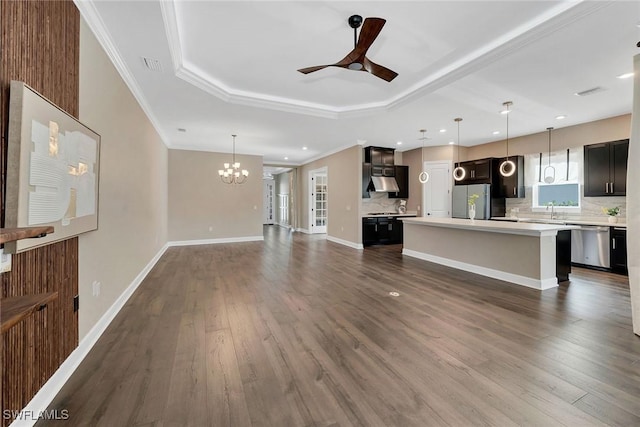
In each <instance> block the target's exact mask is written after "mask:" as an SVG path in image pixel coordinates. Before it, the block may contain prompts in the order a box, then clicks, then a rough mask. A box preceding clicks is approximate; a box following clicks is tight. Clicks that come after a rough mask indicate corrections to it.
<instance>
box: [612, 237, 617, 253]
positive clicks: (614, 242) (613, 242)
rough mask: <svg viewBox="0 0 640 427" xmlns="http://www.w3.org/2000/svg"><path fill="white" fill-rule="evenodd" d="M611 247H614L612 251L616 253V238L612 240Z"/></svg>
mask: <svg viewBox="0 0 640 427" xmlns="http://www.w3.org/2000/svg"><path fill="white" fill-rule="evenodd" d="M611 246H612V249H613V250H614V251H615V250H616V238H615V237H614V238H613V239H611Z"/></svg>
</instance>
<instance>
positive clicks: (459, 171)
mask: <svg viewBox="0 0 640 427" xmlns="http://www.w3.org/2000/svg"><path fill="white" fill-rule="evenodd" d="M453 121H454V122H456V123H457V124H458V155H457V157H458V159H457V161H456V163H457V164H458V166H456V168H455V169H454V170H453V179H455V180H456V181H462V180H463V179H464V177H465V176H466V175H467V171H466V170H464V168H463V167H462V166H460V122H461V121H462V117H456V118H455V119H453Z"/></svg>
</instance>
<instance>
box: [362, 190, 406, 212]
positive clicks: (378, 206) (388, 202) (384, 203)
mask: <svg viewBox="0 0 640 427" xmlns="http://www.w3.org/2000/svg"><path fill="white" fill-rule="evenodd" d="M369 194H370V195H371V198H369V199H361V207H362V213H363V214H367V213H374V212H397V211H398V206H399V205H400V199H390V198H389V196H388V195H387V193H374V192H373V191H372V192H371V193H369Z"/></svg>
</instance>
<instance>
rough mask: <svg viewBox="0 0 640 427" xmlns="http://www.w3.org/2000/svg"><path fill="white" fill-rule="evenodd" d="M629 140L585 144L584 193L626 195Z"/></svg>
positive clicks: (586, 194)
mask: <svg viewBox="0 0 640 427" xmlns="http://www.w3.org/2000/svg"><path fill="white" fill-rule="evenodd" d="M628 155H629V140H628V139H623V140H620V141H611V142H604V143H601V144H591V145H585V146H584V195H585V197H594V196H625V195H626V194H627V157H628Z"/></svg>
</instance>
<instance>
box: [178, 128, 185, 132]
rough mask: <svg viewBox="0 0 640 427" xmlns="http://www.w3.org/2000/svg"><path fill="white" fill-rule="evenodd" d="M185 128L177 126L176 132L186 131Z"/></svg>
mask: <svg viewBox="0 0 640 427" xmlns="http://www.w3.org/2000/svg"><path fill="white" fill-rule="evenodd" d="M186 131H187V130H186V129H185V128H178V132H186Z"/></svg>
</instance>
